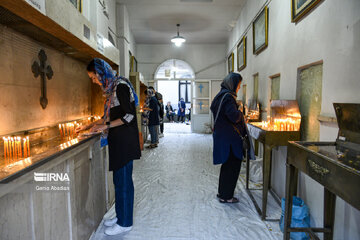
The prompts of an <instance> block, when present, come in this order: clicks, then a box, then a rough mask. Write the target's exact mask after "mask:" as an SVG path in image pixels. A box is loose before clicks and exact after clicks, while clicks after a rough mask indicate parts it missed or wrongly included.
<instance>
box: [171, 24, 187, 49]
mask: <svg viewBox="0 0 360 240" xmlns="http://www.w3.org/2000/svg"><path fill="white" fill-rule="evenodd" d="M176 27H177V36H175V37H173V38H172V39H171V42H172V43H174V44H175V46H177V47H180V46H181V44H183V43H184V42H185V41H186V39H185V38H183V37H182V36H180V35H179V27H180V24H176Z"/></svg>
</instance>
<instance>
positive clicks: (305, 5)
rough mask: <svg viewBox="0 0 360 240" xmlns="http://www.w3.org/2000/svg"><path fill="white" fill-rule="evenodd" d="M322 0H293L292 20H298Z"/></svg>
mask: <svg viewBox="0 0 360 240" xmlns="http://www.w3.org/2000/svg"><path fill="white" fill-rule="evenodd" d="M321 1H322V0H291V22H298V21H299V20H300V19H301V18H302V17H303V16H304V15H305V14H307V13H308V12H309V11H310V10H311V9H312V8H314V7H315V6H316V5H317V4H319V3H320V2H321Z"/></svg>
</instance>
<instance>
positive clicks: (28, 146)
mask: <svg viewBox="0 0 360 240" xmlns="http://www.w3.org/2000/svg"><path fill="white" fill-rule="evenodd" d="M26 142H27V152H28V155H29V157H30V140H29V137H26Z"/></svg>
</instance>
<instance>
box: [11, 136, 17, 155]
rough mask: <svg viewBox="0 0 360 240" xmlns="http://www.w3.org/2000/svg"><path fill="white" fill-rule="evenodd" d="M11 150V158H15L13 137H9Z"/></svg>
mask: <svg viewBox="0 0 360 240" xmlns="http://www.w3.org/2000/svg"><path fill="white" fill-rule="evenodd" d="M11 150H12V156H13V158H16V153H15V142H14V138H13V137H11Z"/></svg>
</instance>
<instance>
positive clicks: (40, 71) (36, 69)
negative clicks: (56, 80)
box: [31, 49, 54, 109]
mask: <svg viewBox="0 0 360 240" xmlns="http://www.w3.org/2000/svg"><path fill="white" fill-rule="evenodd" d="M38 57H39V60H40V65H39V63H38V62H36V61H34V63H33V65H32V66H31V70H32V72H33V73H34V77H38V76H39V75H40V77H41V97H40V104H41V107H42V108H43V109H45V108H46V106H47V104H48V100H47V97H46V78H45V75H46V77H47V78H48V79H49V80H50V79H51V78H52V76H53V75H54V72H53V70H52V68H51V66H50V65H48V66H46V60H47V56H46V54H45V51H44V50H43V49H41V50H40V52H39V55H38Z"/></svg>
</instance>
